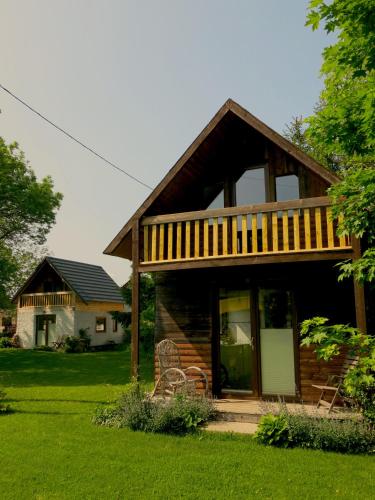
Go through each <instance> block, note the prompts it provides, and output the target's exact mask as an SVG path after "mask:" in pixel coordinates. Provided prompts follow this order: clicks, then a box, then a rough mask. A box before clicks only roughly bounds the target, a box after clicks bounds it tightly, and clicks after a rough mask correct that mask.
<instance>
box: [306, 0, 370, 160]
mask: <svg viewBox="0 0 375 500" xmlns="http://www.w3.org/2000/svg"><path fill="white" fill-rule="evenodd" d="M321 24H323V27H324V29H325V31H326V32H327V33H331V32H335V33H336V34H337V42H336V43H335V44H333V45H331V46H329V47H327V48H326V49H325V50H324V52H323V64H322V68H321V72H322V75H323V77H324V89H323V91H322V93H321V96H320V102H319V105H318V106H317V108H316V110H315V113H314V115H313V116H311V117H310V118H309V119H308V123H309V127H308V130H307V136H308V138H309V140H310V141H311V143H312V144H313V145H317V146H318V148H320V147H321V146H323V148H324V151H325V156H326V158H327V159H328V158H329V157H331V158H332V157H335V158H336V159H338V161H339V163H346V159H348V160H349V163H350V162H353V161H357V162H358V161H362V163H364V164H365V163H367V164H369V165H374V141H375V106H374V102H375V48H374V47H375V28H374V27H375V9H374V2H373V0H333V1H332V2H329V3H328V2H326V1H324V0H312V1H311V2H310V10H309V14H308V16H307V22H306V25H308V26H311V27H312V28H313V29H317V28H318V27H319V26H320V25H321Z"/></svg>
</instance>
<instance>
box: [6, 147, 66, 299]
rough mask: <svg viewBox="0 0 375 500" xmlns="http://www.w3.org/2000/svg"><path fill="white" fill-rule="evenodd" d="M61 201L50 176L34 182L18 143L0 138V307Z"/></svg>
mask: <svg viewBox="0 0 375 500" xmlns="http://www.w3.org/2000/svg"><path fill="white" fill-rule="evenodd" d="M61 200H62V194H61V193H57V192H54V191H53V181H52V179H51V177H49V176H47V177H45V178H44V179H42V180H41V181H38V180H37V178H36V176H35V173H34V171H33V170H32V169H31V167H30V166H29V164H28V162H27V161H26V160H25V156H24V153H23V152H22V151H21V150H20V149H19V147H18V144H17V143H13V144H8V145H7V144H6V143H5V141H4V140H3V139H2V138H1V137H0V307H3V308H4V307H8V306H9V303H10V298H11V293H12V292H13V291H14V289H15V288H16V287H17V286H19V284H20V283H19V281H20V279H21V278H22V279H23V277H24V275H25V269H26V268H27V270H28V271H30V269H29V266H30V265H32V266H33V265H34V264H35V263H36V260H35V258H34V257H35V254H36V255H37V257H39V253H40V250H38V249H39V246H40V245H42V244H43V243H45V241H46V237H47V234H48V233H49V231H50V229H51V227H52V225H53V224H54V223H55V218H56V213H57V210H58V209H59V207H60V204H61ZM17 276H18V279H17Z"/></svg>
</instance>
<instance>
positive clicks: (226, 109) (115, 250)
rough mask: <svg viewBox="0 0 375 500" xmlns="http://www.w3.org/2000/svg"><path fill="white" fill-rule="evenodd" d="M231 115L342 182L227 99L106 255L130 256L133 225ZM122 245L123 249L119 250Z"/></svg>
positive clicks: (324, 176)
mask: <svg viewBox="0 0 375 500" xmlns="http://www.w3.org/2000/svg"><path fill="white" fill-rule="evenodd" d="M228 113H233V114H234V115H235V116H237V117H238V118H240V119H241V120H243V122H245V123H246V124H248V125H249V126H250V127H252V128H253V129H254V130H255V131H256V132H258V133H260V134H261V135H262V136H264V137H265V138H266V139H268V140H269V141H271V142H272V143H273V144H275V145H276V146H278V147H279V148H280V149H281V150H283V151H285V152H286V153H287V154H289V155H290V156H291V157H293V158H294V159H295V160H297V161H298V162H299V163H301V164H302V165H303V166H304V167H305V168H306V169H308V170H310V171H311V172H313V173H314V174H315V175H317V176H318V177H320V178H322V179H323V180H324V181H326V182H327V183H328V184H334V183H336V182H338V181H339V178H338V177H337V176H336V175H334V174H333V173H332V172H330V171H329V170H328V169H326V168H325V167H323V166H322V165H320V164H319V163H318V162H317V161H315V160H314V159H313V158H311V157H310V156H309V155H307V154H306V153H304V152H303V151H301V150H300V149H299V148H298V147H297V146H295V145H294V144H292V143H291V142H290V141H288V140H287V139H285V138H284V137H282V136H281V135H280V134H279V133H277V132H275V131H274V130H272V129H271V128H270V127H268V126H267V125H266V124H265V123H263V122H262V121H261V120H259V119H258V118H256V117H255V116H254V115H252V114H251V113H249V112H248V111H247V110H246V109H244V108H243V107H242V106H240V105H239V104H237V103H236V102H235V101H233V100H232V99H228V100H227V101H226V103H225V104H224V105H223V106H222V107H221V108H220V109H219V111H218V112H217V113H216V115H215V116H214V117H213V118H212V120H211V121H210V122H209V123H208V125H207V126H206V127H205V128H204V129H203V131H202V132H201V133H200V134H199V135H198V137H197V138H196V139H195V141H194V142H193V143H192V144H191V145H190V146H189V147H188V149H187V150H186V151H185V153H184V154H183V155H182V156H181V157H180V158H179V160H178V161H177V162H176V164H175V165H174V166H173V167H172V168H171V169H170V170H169V172H168V173H167V174H166V175H165V177H164V178H163V179H162V181H161V182H160V183H159V184H158V185H157V186H156V188H155V189H154V190H153V191H152V193H151V194H150V195H149V196H148V198H147V199H146V200H145V201H144V203H143V204H142V205H141V206H140V207H139V208H138V210H137V211H136V212H135V213H134V215H133V216H132V217H131V218H130V219H129V221H128V222H127V223H126V224H125V226H124V227H123V228H122V229H121V231H120V232H119V233H118V234H117V236H116V237H115V238H114V239H113V240H112V242H111V243H110V244H109V245H108V247H107V248H106V249H105V250H104V253H105V254H109V255H117V256H123V255H124V249H125V248H127V250H128V252H127V253H129V250H130V245H131V242H130V241H129V236H130V234H131V230H132V227H133V224H134V222H135V221H136V220H137V219H140V218H141V217H142V216H143V215H145V213H146V211H147V210H148V209H149V208H150V207H151V205H152V204H153V203H155V201H157V199H158V197H160V196H161V194H162V193H163V191H164V190H165V189H166V188H167V187H168V186H170V184H171V183H173V181H174V180H175V177H176V176H177V174H179V173H180V172H181V171H182V170H183V168H184V167H185V165H186V163H187V162H188V161H189V159H190V158H191V157H192V156H193V155H194V153H195V152H196V151H197V149H198V148H199V147H200V146H201V145H202V144H203V143H204V141H205V140H206V139H207V137H208V136H209V135H210V134H211V132H213V131H214V129H215V128H216V127H217V126H218V124H219V123H220V122H221V121H222V120H223V119H224V118H225V117H226V115H227V114H228ZM120 245H121V246H122V247H123V248H122V249H119V247H120Z"/></svg>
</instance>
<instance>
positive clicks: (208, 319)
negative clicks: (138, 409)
mask: <svg viewBox="0 0 375 500" xmlns="http://www.w3.org/2000/svg"><path fill="white" fill-rule="evenodd" d="M259 267H261V269H259ZM259 267H257V269H254V267H251V266H248V267H243V268H242V269H241V270H238V269H230V268H228V269H225V268H218V269H211V270H205V271H203V270H194V271H193V270H190V271H169V272H163V273H156V274H155V277H156V324H155V341H156V343H157V342H160V341H161V340H163V339H165V338H170V339H171V340H173V341H175V342H176V343H177V344H178V347H179V349H180V353H181V361H182V367H183V368H187V367H188V366H192V365H195V366H199V367H200V368H202V369H203V370H204V371H205V372H206V373H207V375H208V377H209V382H210V388H212V371H213V359H212V344H213V342H212V328H213V324H212V320H213V318H212V311H213V304H212V295H213V287H217V286H218V284H220V285H219V286H239V287H241V286H247V284H248V283H254V282H255V283H259V284H261V285H265V286H267V284H271V283H273V286H278V285H277V283H278V282H279V283H280V286H285V283H287V284H288V287H290V288H291V289H293V290H294V295H295V297H296V310H297V311H296V312H297V318H296V319H297V325H299V324H300V322H301V321H302V320H304V319H307V318H311V317H312V316H314V315H320V316H326V317H329V318H331V320H332V321H333V322H337V323H338V322H342V323H348V322H353V321H354V318H355V312H354V296H353V287H352V285H351V283H342V284H337V282H336V274H337V273H336V271H335V269H334V268H333V264H332V263H327V262H326V263H314V264H297V265H285V266H276V265H274V266H271V265H270V266H259ZM275 280H276V282H275ZM341 365H342V359H340V358H337V359H335V360H333V361H332V362H330V363H326V362H324V361H318V360H317V359H316V355H315V353H314V352H313V350H312V348H309V349H307V348H299V370H298V371H299V379H300V380H299V382H300V392H301V393H300V397H301V399H302V400H303V401H306V402H316V401H317V399H318V397H319V394H318V391H317V390H315V389H313V388H312V387H311V385H312V384H317V383H321V382H326V380H327V377H328V375H330V374H336V373H339V372H340V369H341ZM158 375H159V367H158V363H157V360H156V359H155V377H156V378H157V377H158Z"/></svg>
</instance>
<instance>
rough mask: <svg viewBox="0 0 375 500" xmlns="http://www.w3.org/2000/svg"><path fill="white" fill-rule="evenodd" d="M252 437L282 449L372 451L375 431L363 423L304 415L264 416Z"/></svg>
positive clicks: (374, 450) (374, 448)
mask: <svg viewBox="0 0 375 500" xmlns="http://www.w3.org/2000/svg"><path fill="white" fill-rule="evenodd" d="M255 438H256V439H257V441H258V442H260V443H262V444H267V445H272V446H282V447H284V448H287V447H295V446H298V447H301V448H310V449H314V450H324V451H335V452H340V453H374V452H375V430H374V429H373V428H371V427H370V426H369V425H368V424H366V422H363V421H355V420H349V419H348V420H338V419H335V418H319V417H311V416H308V415H307V414H296V415H292V414H288V413H281V414H280V415H265V416H263V417H262V419H261V421H260V424H259V428H258V431H257V433H256V434H255Z"/></svg>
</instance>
